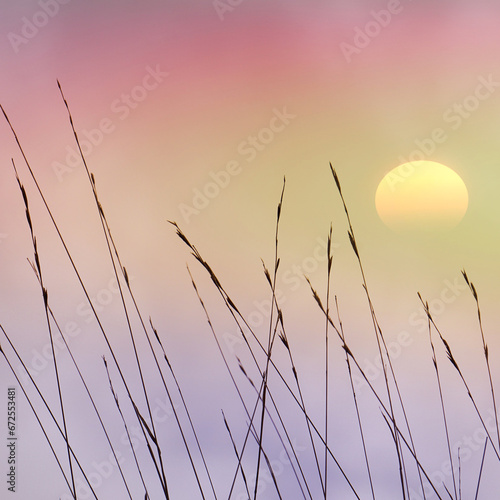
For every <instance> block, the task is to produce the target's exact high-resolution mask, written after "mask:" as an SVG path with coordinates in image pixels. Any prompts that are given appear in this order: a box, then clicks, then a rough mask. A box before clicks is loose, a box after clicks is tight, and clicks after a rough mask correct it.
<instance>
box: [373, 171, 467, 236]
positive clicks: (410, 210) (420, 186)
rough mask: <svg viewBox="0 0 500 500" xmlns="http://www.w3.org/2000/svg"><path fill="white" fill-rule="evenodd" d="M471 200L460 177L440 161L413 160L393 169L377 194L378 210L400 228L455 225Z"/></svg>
mask: <svg viewBox="0 0 500 500" xmlns="http://www.w3.org/2000/svg"><path fill="white" fill-rule="evenodd" d="M468 203H469V196H468V193H467V187H466V186H465V183H464V181H463V180H462V179H461V177H460V176H459V175H458V174H457V173H456V172H454V171H453V170H452V169H451V168H448V167H446V166H444V165H442V164H441V163H437V162H434V161H414V162H411V163H404V164H402V165H400V166H399V167H396V168H395V169H393V170H391V171H390V172H389V173H388V174H387V175H386V176H385V177H384V178H383V179H382V181H381V182H380V184H379V186H378V188H377V192H376V194H375V206H376V208H377V212H378V214H379V216H380V218H381V219H382V221H383V222H384V224H386V225H387V226H388V227H389V228H391V229H393V230H394V231H397V232H406V231H415V230H417V231H418V230H424V231H438V230H446V229H451V228H453V227H455V226H456V225H457V224H458V223H459V222H460V221H461V220H462V218H463V217H464V215H465V212H466V211H467V206H468Z"/></svg>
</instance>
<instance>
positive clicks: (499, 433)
mask: <svg viewBox="0 0 500 500" xmlns="http://www.w3.org/2000/svg"><path fill="white" fill-rule="evenodd" d="M462 275H463V277H464V279H465V282H466V283H467V285H468V287H469V289H470V291H471V293H472V296H473V297H474V300H475V301H476V308H477V320H478V323H479V330H480V332H481V341H482V343H483V352H484V360H485V362H486V369H487V370H488V381H489V384H490V391H491V400H492V402H493V412H494V414H495V426H496V432H497V440H498V450H499V451H500V428H499V426H498V412H497V403H496V398H495V388H494V387H493V377H492V376H491V368H490V356H489V350H488V345H487V344H486V340H485V338H484V331H483V321H482V318H481V309H480V307H479V297H478V295H477V290H476V287H475V286H474V283H472V281H470V280H469V277H468V276H467V273H466V272H465V269H464V270H463V271H462Z"/></svg>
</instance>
